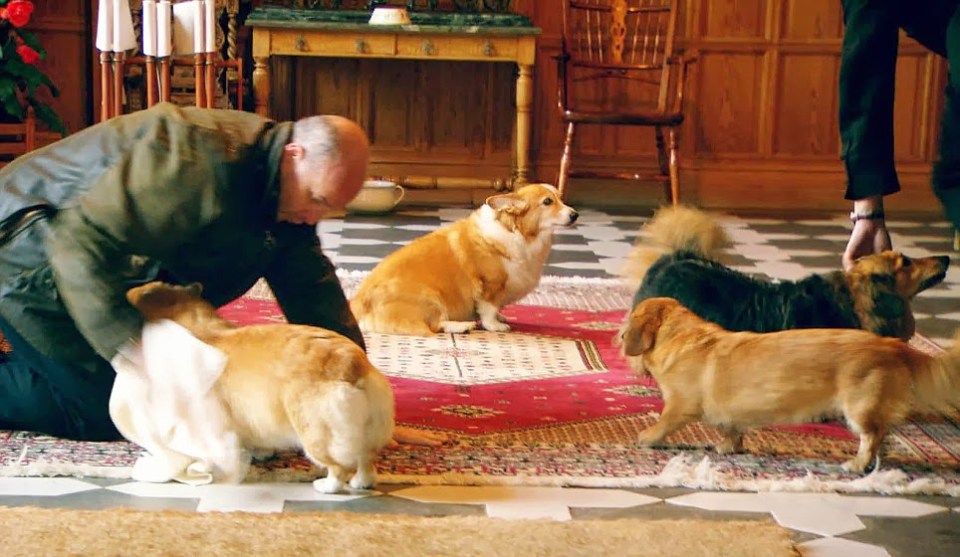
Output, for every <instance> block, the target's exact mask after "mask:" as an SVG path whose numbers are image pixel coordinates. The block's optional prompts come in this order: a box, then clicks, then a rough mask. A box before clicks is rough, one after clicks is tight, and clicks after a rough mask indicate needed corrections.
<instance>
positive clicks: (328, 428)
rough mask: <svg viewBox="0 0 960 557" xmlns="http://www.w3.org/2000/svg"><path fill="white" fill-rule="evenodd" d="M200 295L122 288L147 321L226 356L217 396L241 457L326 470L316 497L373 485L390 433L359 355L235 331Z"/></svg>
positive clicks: (304, 336)
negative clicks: (277, 456)
mask: <svg viewBox="0 0 960 557" xmlns="http://www.w3.org/2000/svg"><path fill="white" fill-rule="evenodd" d="M200 293H201V287H200V285H199V284H193V285H190V286H173V285H170V284H166V283H163V282H151V283H148V284H145V285H142V286H137V287H135V288H132V289H130V290H129V291H128V292H127V300H128V301H129V302H130V303H131V304H132V305H133V306H134V307H136V308H137V309H138V310H139V311H140V312H141V313H142V314H143V315H144V317H145V319H146V320H147V321H155V320H160V319H169V320H171V321H173V322H175V323H178V324H179V325H181V326H182V327H184V328H185V329H187V330H188V331H190V332H191V333H192V334H193V335H194V336H195V337H197V338H198V339H199V340H201V341H203V342H205V343H207V344H209V345H211V346H214V347H216V348H218V349H219V350H221V351H222V352H223V353H224V354H226V356H227V363H226V368H225V369H224V371H223V373H222V375H221V376H220V378H219V380H218V382H217V385H216V388H217V389H218V390H219V395H220V398H221V400H222V402H223V404H224V407H225V409H226V414H227V416H228V417H229V419H230V420H231V422H232V423H231V424H230V425H231V426H232V429H233V431H235V432H236V433H237V436H238V437H239V439H240V442H241V444H242V446H243V448H244V449H246V450H247V451H249V452H251V453H264V452H266V453H269V452H272V451H275V450H284V449H295V448H296V449H302V450H303V452H304V453H305V454H306V455H307V457H308V458H309V459H310V460H311V461H313V462H314V463H315V464H318V465H320V466H323V467H324V468H326V469H327V477H326V478H324V479H320V480H317V481H315V482H314V487H315V488H316V489H317V490H318V491H322V492H324V493H336V492H339V491H342V490H343V489H344V486H345V484H346V483H347V482H349V485H350V487H352V488H354V489H365V488H369V487H371V486H373V483H374V481H375V471H374V467H373V460H374V458H375V457H376V455H377V454H378V453H379V451H380V450H381V449H382V448H383V447H385V446H386V445H387V444H388V443H389V442H390V440H391V436H392V434H393V429H394V399H393V390H392V388H391V387H390V383H389V382H388V381H387V379H386V378H385V377H384V376H383V375H382V374H381V373H380V372H379V371H378V370H377V369H376V368H375V367H374V366H373V365H372V364H371V363H370V361H369V360H368V359H367V357H366V354H365V353H364V352H363V350H362V349H361V348H360V347H359V346H357V345H356V344H355V343H354V342H352V341H351V340H349V339H347V338H346V337H344V336H341V335H339V334H337V333H334V332H332V331H328V330H326V329H321V328H319V327H310V326H305V325H288V324H270V325H252V326H248V327H237V326H235V325H234V324H232V323H230V322H229V321H227V320H225V319H223V318H222V317H220V316H219V315H218V314H217V313H216V310H215V308H214V307H213V306H212V305H211V304H209V303H207V302H206V301H204V300H203V299H202V298H201V297H200ZM241 474H245V472H244V473H241ZM242 479H243V478H242V477H240V478H232V480H235V481H240V480H242Z"/></svg>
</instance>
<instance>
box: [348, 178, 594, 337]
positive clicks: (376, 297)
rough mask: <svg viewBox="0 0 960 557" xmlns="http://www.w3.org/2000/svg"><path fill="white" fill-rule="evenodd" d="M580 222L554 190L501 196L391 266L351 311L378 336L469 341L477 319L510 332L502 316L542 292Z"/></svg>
mask: <svg viewBox="0 0 960 557" xmlns="http://www.w3.org/2000/svg"><path fill="white" fill-rule="evenodd" d="M576 220H577V212H576V211H575V210H573V209H572V208H571V207H568V206H567V205H564V203H563V202H562V201H561V200H560V196H559V195H558V193H557V190H556V188H554V187H553V186H550V185H548V184H530V185H527V186H524V187H522V188H520V189H519V190H517V191H516V192H513V193H506V194H502V195H494V196H492V197H489V198H487V200H486V203H484V205H483V206H482V207H480V208H479V209H477V210H476V211H474V212H473V213H472V214H471V215H470V216H469V217H467V218H465V219H463V220H460V221H457V222H455V223H453V224H450V225H447V226H445V227H443V228H441V229H439V230H435V231H433V232H431V233H430V234H427V235H426V236H422V237H420V238H417V239H416V240H414V241H413V242H411V243H410V244H408V245H406V246H404V247H402V248H400V249H398V250H397V251H395V252H394V253H392V254H390V255H389V256H387V257H386V258H384V260H383V261H381V262H380V263H379V264H378V265H377V266H376V267H375V268H374V269H373V271H371V272H370V275H368V276H367V277H366V279H364V281H363V282H362V283H361V284H360V287H359V289H358V290H357V293H356V295H355V296H354V297H353V299H352V300H351V301H350V308H351V309H352V310H353V313H354V315H355V316H356V317H357V321H358V322H359V323H360V327H361V328H362V329H365V330H368V331H374V332H378V333H396V334H409V335H421V336H425V335H430V334H433V333H439V332H446V333H465V332H467V331H470V330H472V329H474V328H476V325H477V323H476V320H477V318H478V317H479V319H480V324H481V325H482V326H483V328H484V329H486V330H488V331H509V330H510V326H509V325H507V324H506V323H504V322H503V317H502V316H501V315H500V314H499V311H500V308H502V307H503V306H505V305H507V304H511V303H513V302H516V301H517V300H519V299H520V298H522V297H524V296H526V295H527V294H529V293H530V292H531V291H532V290H533V289H534V288H536V287H537V284H539V282H540V275H541V274H542V273H543V267H544V265H545V263H546V261H547V257H548V256H549V254H550V247H551V246H552V245H553V230H554V229H555V228H557V227H558V226H570V225H572V224H573V223H574V222H576Z"/></svg>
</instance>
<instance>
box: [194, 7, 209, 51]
mask: <svg viewBox="0 0 960 557" xmlns="http://www.w3.org/2000/svg"><path fill="white" fill-rule="evenodd" d="M204 15H205V14H204V10H203V2H201V1H200V0H193V51H194V52H203V47H204V44H203V43H204V40H205V39H206V36H205V34H204V30H203V18H204Z"/></svg>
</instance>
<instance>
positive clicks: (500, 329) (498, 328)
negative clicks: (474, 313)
mask: <svg viewBox="0 0 960 557" xmlns="http://www.w3.org/2000/svg"><path fill="white" fill-rule="evenodd" d="M483 328H484V329H486V330H488V331H491V332H494V333H505V332H507V331H509V330H510V325H507V324H506V323H502V322H500V321H492V322H484V323H483Z"/></svg>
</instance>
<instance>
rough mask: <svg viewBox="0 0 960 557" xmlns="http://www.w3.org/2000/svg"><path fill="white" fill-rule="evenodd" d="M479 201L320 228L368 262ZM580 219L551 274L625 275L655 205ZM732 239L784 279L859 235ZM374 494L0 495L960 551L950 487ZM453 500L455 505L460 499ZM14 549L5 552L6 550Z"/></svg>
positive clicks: (387, 488) (205, 489) (842, 551)
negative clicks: (775, 530)
mask: <svg viewBox="0 0 960 557" xmlns="http://www.w3.org/2000/svg"><path fill="white" fill-rule="evenodd" d="M468 213H469V209H467V208H463V209H454V208H443V209H423V210H404V211H402V212H398V213H395V214H391V215H387V216H377V217H367V216H355V215H349V216H347V217H346V218H343V219H330V220H326V221H324V222H323V223H321V225H320V226H319V232H320V235H321V239H322V242H323V245H324V248H325V251H326V252H327V253H328V254H329V255H330V256H331V258H332V259H333V260H334V261H335V262H336V263H337V264H338V265H339V266H341V267H343V268H345V269H349V270H368V269H371V268H373V266H374V265H375V264H376V263H377V262H378V261H380V259H381V258H383V257H384V256H385V255H386V254H388V253H390V252H392V251H393V250H395V249H397V248H398V247H399V246H401V245H403V244H405V243H407V242H410V241H411V240H413V239H414V238H416V237H418V236H420V235H422V234H425V233H426V232H428V231H430V230H434V229H436V228H438V227H439V226H442V225H443V224H445V223H448V222H451V221H453V220H455V219H458V218H461V217H463V216H466V215H467V214H468ZM580 214H581V217H580V220H579V223H578V224H577V226H575V227H573V228H570V229H563V230H560V231H558V234H557V238H556V241H555V244H554V249H553V253H552V255H551V257H550V259H549V262H548V265H547V269H546V270H545V274H547V275H560V276H587V277H610V278H613V277H615V276H616V273H617V271H618V270H619V269H620V267H621V265H622V262H623V258H624V256H625V255H626V254H627V253H628V252H629V251H630V249H631V246H632V244H633V242H634V241H635V240H636V238H637V236H638V231H639V228H640V225H641V224H642V223H643V222H644V221H645V220H646V218H648V217H649V216H650V212H649V211H647V212H645V213H642V214H636V213H629V212H615V211H608V212H600V211H595V210H581V211H580ZM717 217H718V218H719V219H721V221H722V222H723V224H724V226H726V227H727V228H728V230H729V232H730V234H731V237H732V239H733V240H734V246H733V248H732V249H731V250H730V261H731V262H732V263H733V264H734V266H736V267H737V268H739V269H741V270H743V271H745V272H749V273H754V274H757V275H765V276H767V277H770V278H773V279H781V280H782V279H795V278H798V277H801V276H804V275H806V274H809V273H812V272H820V271H823V270H828V269H836V268H837V267H838V265H839V262H840V254H841V252H842V250H843V247H844V245H845V243H846V240H847V238H848V235H849V223H848V222H846V221H845V220H844V218H843V216H842V215H836V216H827V217H825V218H822V219H814V220H791V219H781V218H769V219H760V218H739V217H736V216H732V215H717ZM889 225H890V228H891V230H892V232H893V241H894V245H895V246H896V247H897V248H898V249H901V250H903V251H904V252H906V253H907V254H909V255H912V256H923V255H928V254H949V253H951V245H952V233H951V230H950V228H949V226H947V225H946V224H945V223H930V222H923V221H909V222H900V221H894V222H891V223H889ZM914 309H915V311H916V312H917V326H918V329H919V330H920V332H921V333H923V334H925V335H927V336H928V337H931V338H933V339H936V340H937V341H938V342H940V343H941V344H946V343H947V341H946V339H949V338H950V337H952V335H953V330H954V328H955V327H957V326H958V324H960V269H957V268H951V270H950V273H949V274H948V276H947V279H946V281H945V283H944V284H942V285H940V286H938V287H936V288H934V289H931V290H930V291H927V292H924V293H923V294H921V295H920V296H919V298H918V299H917V301H916V303H915V305H914ZM377 487H378V492H375V493H372V494H369V495H323V494H319V493H317V492H316V491H314V490H313V489H312V487H311V486H310V484H308V483H307V484H279V483H277V484H242V485H239V486H226V485H217V486H201V487H199V488H197V487H193V486H185V485H182V484H140V483H136V482H130V481H129V480H119V479H90V478H79V479H76V478H20V477H11V478H4V477H0V506H42V507H55V508H73V509H105V508H111V507H128V508H137V509H147V510H160V509H178V510H193V511H197V512H203V511H247V512H284V513H292V512H300V511H305V510H311V511H327V510H330V511H350V512H357V513H377V514H384V513H386V514H389V513H403V514H412V515H428V516H448V515H470V514H485V515H487V516H497V517H501V518H510V519H523V518H531V517H550V518H553V519H555V520H582V519H609V518H621V517H634V518H646V519H652V520H656V519H682V518H700V519H709V520H742V519H759V518H764V517H769V518H772V519H773V520H775V521H777V522H778V523H779V524H781V525H782V526H784V527H786V528H788V529H790V531H791V533H792V536H793V539H794V540H795V541H797V542H798V543H799V544H800V545H799V549H800V551H801V553H802V555H803V556H804V557H884V556H886V557H891V556H892V557H920V556H930V557H933V556H938V557H939V556H944V555H960V500H958V499H957V498H955V497H944V496H935V497H934V496H919V495H918V496H878V495H869V496H847V495H839V494H833V493H786V492H783V493H781V492H775V493H726V492H706V491H697V490H692V489H680V488H677V489H675V488H649V489H574V488H563V487H529V488H527V487H515V488H511V489H509V490H503V489H499V488H497V487H495V486H493V487H478V486H475V487H458V486H430V488H429V489H428V488H424V487H423V486H419V487H418V486H413V487H406V486H396V485H383V486H377ZM454 502H455V503H454ZM0 553H2V552H0Z"/></svg>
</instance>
